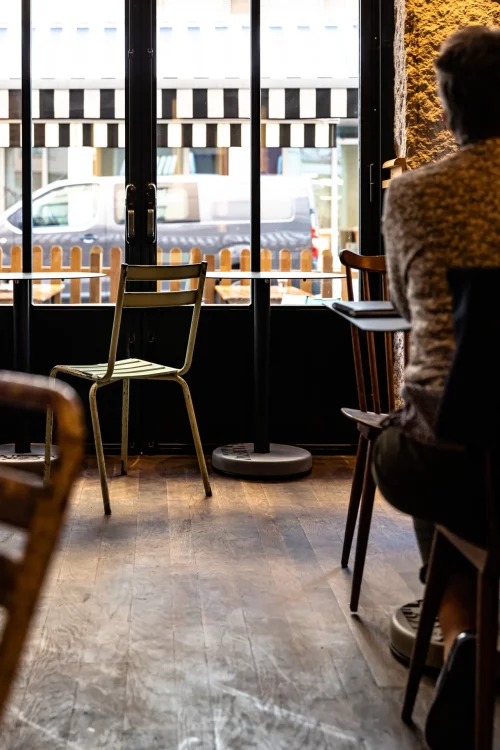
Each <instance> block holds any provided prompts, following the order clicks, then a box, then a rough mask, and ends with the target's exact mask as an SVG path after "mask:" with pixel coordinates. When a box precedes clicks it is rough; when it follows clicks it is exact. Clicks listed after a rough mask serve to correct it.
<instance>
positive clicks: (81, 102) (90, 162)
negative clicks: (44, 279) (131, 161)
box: [0, 0, 125, 304]
mask: <svg viewBox="0 0 500 750" xmlns="http://www.w3.org/2000/svg"><path fill="white" fill-rule="evenodd" d="M20 5H21V4H20V3H10V4H8V3H0V59H1V60H2V65H1V66H0V214H1V215H0V243H1V247H2V250H3V260H2V262H3V267H4V270H5V269H6V268H13V269H17V268H18V267H19V266H20V262H21V254H20V251H19V248H20V246H21V243H22V206H21V182H22V170H21V159H22V150H21V116H22V112H21V91H20V88H19V87H20V70H21V43H20V28H21V16H20ZM7 6H8V7H7ZM14 9H16V10H15V12H14ZM32 10H33V47H32V68H33V120H34V129H33V137H34V142H33V145H34V149H33V160H32V165H33V190H34V194H33V244H34V254H33V266H34V270H40V269H43V270H59V268H71V269H72V270H77V269H82V270H86V269H90V268H92V270H100V269H102V270H103V271H104V272H105V273H106V274H107V277H106V278H105V279H103V281H102V282H99V283H98V284H95V283H94V284H93V285H92V287H91V285H90V284H89V282H88V281H83V282H82V283H81V284H72V285H71V284H69V283H65V284H63V283H57V284H53V285H49V284H45V283H44V284H36V285H35V287H34V301H35V302H37V303H46V304H49V303H51V302H52V303H68V304H69V303H74V304H76V303H86V302H92V303H96V302H104V303H108V302H112V301H113V299H112V298H111V296H110V294H111V289H116V285H111V284H110V283H109V278H110V277H111V276H112V275H114V276H116V274H118V273H119V267H120V260H121V259H124V229H123V226H122V225H120V224H118V223H116V222H115V220H114V212H113V189H114V187H116V186H121V187H122V188H123V187H124V145H125V143H124V140H125V137H124V136H125V126H124V115H125V112H124V101H125V98H124V52H123V51H124V4H123V2H122V0H99V2H97V0H87V2H85V3H68V2H66V0H32ZM14 48H15V49H14ZM6 49H7V50H8V53H6V52H5V50H6ZM96 50H98V51H99V53H98V54H96ZM4 55H5V57H6V62H7V64H6V65H4V64H3V62H4V60H3V56H4ZM5 75H6V76H7V77H4V76H5ZM12 248H14V250H12ZM3 296H4V297H5V298H7V297H8V295H6V294H4V295H3ZM2 301H3V300H2Z"/></svg>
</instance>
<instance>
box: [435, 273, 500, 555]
mask: <svg viewBox="0 0 500 750" xmlns="http://www.w3.org/2000/svg"><path fill="white" fill-rule="evenodd" d="M448 282H449V286H450V289H451V292H452V296H453V319H454V327H455V340H456V348H455V353H454V357H453V361H452V364H451V367H450V371H449V374H448V379H447V382H446V386H445V390H444V393H443V396H442V399H441V404H440V408H439V412H438V416H437V420H436V434H437V436H438V437H439V438H440V439H441V440H445V441H449V442H452V443H455V444H458V445H463V446H465V447H466V448H467V450H468V452H469V454H470V455H471V457H472V458H473V459H474V460H475V461H478V477H477V481H478V489H479V488H480V486H481V482H482V481H484V485H485V495H486V500H487V513H488V530H489V545H488V554H489V556H490V558H491V560H492V561H493V560H494V564H495V565H496V566H497V568H498V569H499V570H500V461H499V459H500V428H499V425H500V389H499V387H498V364H497V363H498V355H497V351H496V342H497V341H498V340H499V339H500V308H499V306H498V288H499V285H500V268H454V269H451V270H450V271H449V272H448Z"/></svg>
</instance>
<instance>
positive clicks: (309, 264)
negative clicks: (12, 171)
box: [0, 245, 346, 305]
mask: <svg viewBox="0 0 500 750" xmlns="http://www.w3.org/2000/svg"><path fill="white" fill-rule="evenodd" d="M4 252H5V251H2V248H0V272H9V271H11V272H19V271H21V269H22V249H21V247H20V246H19V245H14V246H13V247H12V248H11V252H10V258H9V259H8V262H7V261H6V259H4ZM183 255H184V257H185V253H183V252H182V250H180V249H179V248H172V249H171V250H169V251H168V250H163V249H162V248H158V250H157V263H158V265H180V264H182V262H183ZM122 257H123V251H122V249H121V248H120V247H112V248H111V250H110V253H109V266H104V265H103V250H102V248H101V247H93V248H92V249H91V250H90V256H89V265H87V266H84V265H83V264H82V248H81V247H78V246H74V247H72V248H71V249H70V252H69V266H63V249H62V247H60V246H59V245H54V246H53V247H51V249H50V264H49V265H48V266H47V265H44V264H43V250H42V248H41V247H40V246H39V245H35V246H34V247H33V270H34V271H61V272H64V271H91V272H92V273H104V274H106V276H108V277H109V297H108V295H106V297H108V299H106V300H105V301H106V302H111V303H114V302H116V296H117V293H118V281H119V277H120V266H121V263H122ZM202 258H203V259H204V260H206V261H207V264H208V270H209V271H217V270H219V271H231V270H234V268H233V253H232V251H231V250H228V249H224V250H221V252H220V253H219V254H218V255H205V256H202V252H201V250H200V248H197V247H194V248H192V250H191V251H190V253H189V262H190V263H200V262H201V260H202ZM261 267H262V270H263V271H270V270H273V258H272V254H271V251H270V250H262V251H261ZM236 268H237V269H238V268H239V269H241V270H242V271H249V270H250V250H248V249H244V250H240V251H239V263H237V264H236ZM274 270H280V271H284V272H286V271H291V270H292V254H291V252H290V250H286V249H283V250H280V252H279V259H278V263H277V264H275V269H274ZM300 270H301V271H312V270H313V257H312V252H311V251H310V250H303V251H302V252H301V253H300ZM319 270H321V271H325V272H329V271H333V270H335V271H337V270H340V269H339V268H335V269H334V260H333V254H332V252H331V251H330V250H322V251H321V253H320V258H319ZM61 275H63V274H61ZM102 281H103V279H102V278H98V279H90V281H89V302H90V303H91V304H99V303H101V302H102V301H103V290H102ZM35 283H41V282H35ZM163 283H165V282H163ZM189 283H190V285H191V287H192V288H193V287H194V288H196V284H197V281H196V279H193V280H192V281H190V282H189ZM232 283H233V282H232V281H231V280H230V279H223V280H221V281H220V284H221V285H222V286H226V285H230V284H232ZM240 283H241V284H242V285H243V286H248V285H249V284H250V281H249V280H247V279H244V280H242V281H241V282H240ZM67 284H69V303H70V304H72V305H76V304H80V303H81V301H82V282H81V280H80V279H76V280H71V281H69V282H67ZM161 284H162V282H158V288H160V286H161ZM180 284H181V282H179V281H171V282H170V290H171V291H176V290H179V289H180ZM215 285H216V280H214V279H208V280H207V282H206V285H205V295H204V302H205V303H206V304H215V303H216V301H217V299H216V296H217V295H216V291H215ZM300 288H301V289H302V291H304V292H305V293H309V294H310V293H312V281H310V280H308V281H301V282H300ZM332 288H333V282H332V280H326V281H325V280H323V281H321V296H322V297H327V298H328V297H332ZM345 291H346V290H345V281H344V280H343V281H342V298H346V296H345ZM51 301H52V302H53V303H55V304H61V302H62V293H61V292H59V293H57V294H55V295H54V297H53V299H52V300H51Z"/></svg>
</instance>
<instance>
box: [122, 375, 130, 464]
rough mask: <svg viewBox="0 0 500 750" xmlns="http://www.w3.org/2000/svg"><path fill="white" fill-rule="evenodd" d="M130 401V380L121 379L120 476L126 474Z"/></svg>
mask: <svg viewBox="0 0 500 750" xmlns="http://www.w3.org/2000/svg"><path fill="white" fill-rule="evenodd" d="M129 402H130V380H124V381H123V397H122V476H125V475H127V474H128V420H129Z"/></svg>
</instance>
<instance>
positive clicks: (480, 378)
mask: <svg viewBox="0 0 500 750" xmlns="http://www.w3.org/2000/svg"><path fill="white" fill-rule="evenodd" d="M448 277H449V280H450V286H451V288H452V291H453V294H454V308H455V330H456V334H457V336H456V338H457V349H456V352H455V358H454V361H453V364H452V367H451V370H450V374H449V377H448V383H447V386H446V389H445V393H444V396H443V399H442V403H441V410H440V414H439V416H438V420H437V434H438V436H439V437H440V438H441V439H442V440H443V441H445V442H447V443H452V444H457V445H463V446H465V447H466V449H467V452H468V454H469V457H470V458H471V459H473V460H474V461H475V462H476V463H477V465H478V467H479V470H478V476H477V487H478V494H479V493H480V494H479V498H480V497H481V495H483V496H485V499H486V526H487V534H486V540H485V545H484V546H478V545H476V544H472V543H471V542H469V541H466V540H465V539H462V538H460V537H459V536H457V535H456V534H454V533H452V532H451V531H450V530H449V529H447V528H445V527H444V526H437V528H436V532H435V536H434V543H433V550H432V554H431V560H430V564H429V571H428V575H427V588H426V592H425V598H424V603H423V608H422V615H421V618H420V626H419V630H418V634H417V639H416V641H415V647H414V652H413V657H412V662H411V667H410V673H409V676H408V683H407V687H406V695H405V700H404V707H403V720H404V721H405V722H407V723H409V722H411V718H412V714H413V708H414V705H415V700H416V697H417V692H418V688H419V685H420V680H421V678H422V675H423V672H424V667H425V660H426V656H427V652H428V649H429V643H430V640H431V635H432V630H433V627H434V622H435V619H436V617H437V615H438V611H439V606H440V603H441V599H442V596H443V592H444V589H445V586H446V583H447V580H448V575H449V570H450V557H451V555H452V554H453V550H458V551H459V552H460V553H461V554H462V555H463V556H464V557H465V558H466V559H467V560H469V562H470V563H472V565H473V566H474V567H475V568H476V570H477V577H478V598H477V615H476V617H477V626H476V627H477V646H476V711H475V750H492V748H493V733H494V713H495V693H496V690H495V688H496V663H497V655H496V653H497V637H498V611H499V606H498V605H499V602H498V591H499V584H500V513H499V511H500V483H499V466H500V461H499V459H500V433H499V431H498V420H499V418H500V398H499V395H498V383H497V367H496V360H497V354H496V348H495V346H493V345H492V342H494V341H496V340H497V339H498V336H499V335H500V313H499V310H498V303H497V294H498V291H497V290H498V284H499V283H500V269H496V268H495V269H454V270H452V271H450V272H449V276H448ZM485 360H486V361H485ZM478 362H480V363H481V366H480V370H478V369H477V367H478ZM479 382H480V383H481V393H482V394H487V396H486V398H487V399H488V405H487V407H486V408H485V407H484V403H482V402H484V396H482V395H481V394H480V393H479V391H478V388H477V386H478V383H479ZM481 469H482V470H481ZM477 502H478V498H472V497H471V509H470V510H471V513H475V514H477V513H479V512H480V510H479V508H478V507H477ZM471 750H472V749H471Z"/></svg>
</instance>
